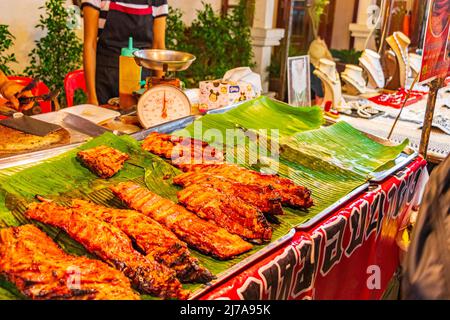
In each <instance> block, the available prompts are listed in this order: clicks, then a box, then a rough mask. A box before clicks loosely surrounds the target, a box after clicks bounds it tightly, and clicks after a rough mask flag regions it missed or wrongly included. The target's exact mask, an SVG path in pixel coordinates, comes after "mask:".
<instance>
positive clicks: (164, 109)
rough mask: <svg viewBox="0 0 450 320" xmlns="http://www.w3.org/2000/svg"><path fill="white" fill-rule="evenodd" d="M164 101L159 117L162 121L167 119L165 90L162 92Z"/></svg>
mask: <svg viewBox="0 0 450 320" xmlns="http://www.w3.org/2000/svg"><path fill="white" fill-rule="evenodd" d="M163 99H164V101H163V109H162V114H161V117H162V118H163V119H165V118H167V105H166V90H164V97H163Z"/></svg>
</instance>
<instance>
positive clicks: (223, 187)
mask: <svg viewBox="0 0 450 320" xmlns="http://www.w3.org/2000/svg"><path fill="white" fill-rule="evenodd" d="M173 183H175V184H177V185H180V186H183V187H188V186H190V185H192V184H199V185H205V186H209V187H211V188H214V189H216V190H218V191H220V192H222V193H225V194H229V195H232V196H234V197H237V198H239V199H241V200H242V201H244V202H247V203H249V204H251V205H253V206H255V207H256V208H258V209H259V210H260V211H261V212H262V213H267V214H272V215H281V214H283V208H282V206H281V196H280V194H279V193H278V192H277V191H276V190H273V189H272V188H270V187H268V186H259V185H256V184H244V183H240V182H236V181H234V180H232V179H228V178H224V177H221V176H217V175H211V174H209V173H203V172H199V171H189V172H186V173H183V174H180V175H178V176H176V177H174V178H173Z"/></svg>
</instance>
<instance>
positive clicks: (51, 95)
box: [18, 89, 61, 105]
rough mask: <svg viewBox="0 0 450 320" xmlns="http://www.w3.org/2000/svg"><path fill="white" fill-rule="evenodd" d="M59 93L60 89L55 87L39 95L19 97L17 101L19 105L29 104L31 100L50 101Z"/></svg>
mask: <svg viewBox="0 0 450 320" xmlns="http://www.w3.org/2000/svg"><path fill="white" fill-rule="evenodd" d="M60 93H61V90H59V89H57V90H53V91H51V92H49V93H46V94H43V95H40V96H33V97H20V98H18V99H19V103H20V104H21V105H23V104H29V103H31V102H46V101H50V100H53V99H54V98H56V97H57V96H59V94H60Z"/></svg>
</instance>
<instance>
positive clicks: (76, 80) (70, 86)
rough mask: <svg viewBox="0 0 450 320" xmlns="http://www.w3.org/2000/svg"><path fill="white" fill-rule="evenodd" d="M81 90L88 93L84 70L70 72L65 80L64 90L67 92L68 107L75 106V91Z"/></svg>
mask: <svg viewBox="0 0 450 320" xmlns="http://www.w3.org/2000/svg"><path fill="white" fill-rule="evenodd" d="M78 89H81V90H83V91H84V92H86V81H85V80H84V70H83V69H80V70H75V71H71V72H69V73H68V74H67V75H66V77H65V78H64V90H65V91H66V102H67V106H68V107H72V106H73V97H74V95H75V91H76V90H78Z"/></svg>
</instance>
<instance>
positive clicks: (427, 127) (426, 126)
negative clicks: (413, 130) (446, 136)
mask: <svg viewBox="0 0 450 320" xmlns="http://www.w3.org/2000/svg"><path fill="white" fill-rule="evenodd" d="M443 84H444V79H443V78H437V79H434V80H433V81H432V82H431V83H430V92H429V93H428V101H427V109H426V111H425V118H424V120H423V127H422V136H421V138H420V147H419V154H420V155H421V156H422V157H423V158H424V159H426V158H427V151H428V143H429V142H430V133H431V125H432V123H433V115H434V108H435V106H436V99H437V93H438V91H439V89H440V88H441V87H442V85H443Z"/></svg>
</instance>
